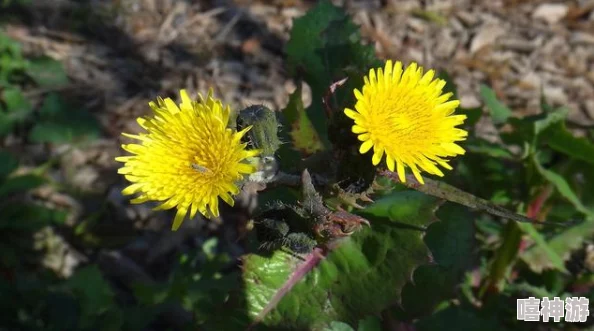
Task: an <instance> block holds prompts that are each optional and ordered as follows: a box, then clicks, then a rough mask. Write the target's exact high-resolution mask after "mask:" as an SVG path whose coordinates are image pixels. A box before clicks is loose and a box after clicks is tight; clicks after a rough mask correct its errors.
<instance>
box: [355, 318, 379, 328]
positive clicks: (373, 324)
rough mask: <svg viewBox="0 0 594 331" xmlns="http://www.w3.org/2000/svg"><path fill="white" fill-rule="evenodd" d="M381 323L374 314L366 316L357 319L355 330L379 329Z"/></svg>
mask: <svg viewBox="0 0 594 331" xmlns="http://www.w3.org/2000/svg"><path fill="white" fill-rule="evenodd" d="M381 330H382V323H381V321H380V320H379V319H378V318H377V317H375V316H367V317H366V318H365V319H363V320H360V321H359V327H358V328H357V331H381Z"/></svg>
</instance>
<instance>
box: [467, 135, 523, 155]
mask: <svg viewBox="0 0 594 331" xmlns="http://www.w3.org/2000/svg"><path fill="white" fill-rule="evenodd" d="M464 148H466V149H467V150H468V151H470V152H473V153H479V154H484V155H486V156H490V157H494V158H500V159H508V160H511V159H514V156H513V154H512V153H511V152H510V151H509V150H508V149H507V148H505V147H504V146H501V145H499V144H495V143H492V142H489V141H486V140H483V139H471V140H469V141H468V142H467V143H466V144H464Z"/></svg>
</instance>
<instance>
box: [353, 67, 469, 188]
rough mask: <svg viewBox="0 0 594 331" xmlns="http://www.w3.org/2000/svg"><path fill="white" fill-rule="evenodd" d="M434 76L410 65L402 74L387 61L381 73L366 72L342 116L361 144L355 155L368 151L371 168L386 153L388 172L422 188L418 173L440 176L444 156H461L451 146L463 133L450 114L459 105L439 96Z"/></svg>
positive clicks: (458, 119)
mask: <svg viewBox="0 0 594 331" xmlns="http://www.w3.org/2000/svg"><path fill="white" fill-rule="evenodd" d="M434 75H435V72H434V71H433V70H429V71H427V72H426V73H425V74H424V75H423V68H422V67H418V66H417V64H416V63H412V64H410V65H409V66H408V67H407V68H406V70H403V68H402V63H401V62H399V61H398V62H396V63H395V64H394V65H393V64H392V61H387V62H386V66H385V68H384V69H383V70H382V68H378V69H377V71H376V70H374V69H371V70H370V71H369V76H367V77H365V78H364V80H365V84H364V85H363V92H361V91H359V90H357V89H355V90H354V93H355V98H356V99H357V102H356V104H355V110H352V109H348V108H347V109H345V110H344V113H345V114H346V115H347V116H348V117H350V118H351V119H353V120H354V121H355V125H353V128H352V131H353V133H355V134H358V139H359V140H360V141H362V142H363V143H362V144H361V146H360V148H359V152H360V153H361V154H364V153H367V152H368V151H369V150H370V149H371V148H372V147H373V158H372V163H373V164H374V165H378V164H379V163H380V161H381V160H382V158H383V156H384V153H385V154H386V164H387V166H388V169H390V171H394V168H395V167H396V169H397V171H398V176H399V178H400V180H401V181H402V182H405V181H406V177H405V170H404V168H405V166H406V167H409V168H410V169H411V170H412V172H413V174H414V175H415V178H416V179H417V180H418V181H419V182H420V183H421V184H424V181H423V178H422V177H421V175H420V172H421V171H425V172H427V173H430V174H434V175H438V176H443V173H442V172H441V170H440V169H439V168H438V167H437V166H438V165H439V166H441V167H443V168H446V169H448V170H451V169H452V167H451V166H450V165H449V164H448V157H453V156H456V155H458V154H464V149H462V147H460V146H458V145H457V144H456V143H455V142H457V141H461V140H465V139H466V136H467V135H468V132H466V131H464V130H462V129H459V128H456V126H457V125H460V124H462V123H463V122H464V120H465V119H466V115H452V114H453V113H454V110H455V109H456V108H457V107H458V106H459V105H460V102H459V101H458V100H450V101H448V99H450V97H451V96H452V93H445V94H444V93H442V89H443V87H444V86H445V84H446V83H445V81H444V80H442V79H433V78H434Z"/></svg>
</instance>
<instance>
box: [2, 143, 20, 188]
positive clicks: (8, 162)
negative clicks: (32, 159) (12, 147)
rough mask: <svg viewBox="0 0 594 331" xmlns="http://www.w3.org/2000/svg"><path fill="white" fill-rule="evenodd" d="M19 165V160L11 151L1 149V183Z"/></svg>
mask: <svg viewBox="0 0 594 331" xmlns="http://www.w3.org/2000/svg"><path fill="white" fill-rule="evenodd" d="M18 166H19V160H17V159H16V158H15V157H14V156H13V155H12V154H11V153H9V152H6V151H0V183H1V182H2V180H3V179H4V178H6V177H7V176H8V175H10V174H11V173H12V172H13V171H14V170H16V168H17V167H18Z"/></svg>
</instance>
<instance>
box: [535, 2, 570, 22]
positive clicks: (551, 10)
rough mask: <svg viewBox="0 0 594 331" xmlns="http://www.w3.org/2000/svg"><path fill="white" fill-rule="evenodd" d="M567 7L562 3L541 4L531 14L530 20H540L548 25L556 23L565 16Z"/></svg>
mask: <svg viewBox="0 0 594 331" xmlns="http://www.w3.org/2000/svg"><path fill="white" fill-rule="evenodd" d="M568 10H569V7H568V6H567V5H566V4H562V3H543V4H541V5H540V6H538V7H537V8H536V10H535V11H534V13H532V18H535V19H539V18H540V19H542V20H544V21H546V22H547V23H549V24H555V23H558V22H559V21H561V20H562V19H563V17H565V15H567V12H568Z"/></svg>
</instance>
